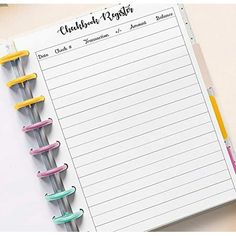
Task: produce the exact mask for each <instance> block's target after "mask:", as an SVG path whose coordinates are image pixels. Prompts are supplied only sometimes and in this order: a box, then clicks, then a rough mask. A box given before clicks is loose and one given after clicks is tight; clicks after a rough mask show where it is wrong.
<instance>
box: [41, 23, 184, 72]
mask: <svg viewBox="0 0 236 236" xmlns="http://www.w3.org/2000/svg"><path fill="white" fill-rule="evenodd" d="M172 28H175V27H172ZM157 33H159V32H157ZM154 34H156V33H153V34H151V35H154ZM148 36H149V35H148ZM148 36H144V37H141V38H145V37H148ZM180 37H182V36H181V35H178V36H175V37H172V38H170V39H166V40H163V41H160V42H157V43H153V44H150V45H148V46H145V47H141V48H138V49H135V50H133V51H130V52H126V53H123V54H120V55H118V56H115V57H111V58H108V59H106V60H103V61H99V62H97V63H94V64H91V65H87V66H84V67H80V68H78V70H81V69H84V68H87V67H90V66H94V65H97V64H100V63H103V62H106V61H109V60H113V59H115V58H119V57H121V56H125V55H128V54H130V53H133V52H137V51H139V50H142V49H145V48H148V47H152V46H155V45H158V44H161V43H164V42H168V41H170V40H173V39H176V38H180ZM136 40H138V39H135V40H131V41H128V42H125V43H122V44H119V45H117V46H121V45H125V44H128V43H130V42H133V41H136ZM117 46H114V47H110V48H106V49H105V50H101V51H97V52H96V53H91V54H88V55H85V56H83V57H79V58H76V59H73V60H70V61H66V62H63V63H61V64H58V65H55V66H51V67H48V68H45V69H43V70H42V71H46V70H50V69H53V68H56V67H58V66H62V65H65V64H68V63H71V62H74V61H78V60H81V59H84V58H85V57H88V56H90V55H95V54H97V53H100V52H103V51H107V50H108V49H113V48H115V47H117ZM70 51H72V50H70ZM70 51H68V52H70Z"/></svg>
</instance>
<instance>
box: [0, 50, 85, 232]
mask: <svg viewBox="0 0 236 236" xmlns="http://www.w3.org/2000/svg"><path fill="white" fill-rule="evenodd" d="M28 55H29V51H27V50H22V51H18V52H14V53H11V54H8V55H6V56H4V57H1V58H0V64H5V63H8V62H12V61H16V60H17V59H19V58H21V57H25V56H28ZM17 76H20V77H17V78H15V79H12V80H10V81H8V82H7V84H6V85H7V86H8V87H9V88H11V87H13V86H15V85H18V84H19V85H21V87H22V88H23V89H25V88H24V86H25V84H24V83H25V82H27V81H31V80H33V79H36V78H37V74H35V73H32V74H28V75H24V74H23V75H22V76H21V74H20V73H18V74H17ZM44 100H45V97H44V96H38V97H31V96H30V98H29V99H26V100H25V101H22V102H19V103H17V104H16V105H15V109H17V110H19V109H21V108H24V107H29V108H31V106H32V105H34V104H36V103H39V102H43V101H44ZM30 112H32V110H30ZM32 114H33V113H32ZM36 120H38V119H36ZM52 122H53V121H52V119H51V118H49V119H47V120H44V121H40V120H39V121H38V122H36V123H34V124H30V125H27V126H24V127H23V128H22V131H23V132H30V131H34V130H37V129H40V128H42V127H45V126H48V125H51V124H52ZM39 134H40V133H39ZM59 146H60V142H59V141H57V142H55V143H52V144H48V145H46V146H43V147H39V148H37V149H31V151H30V154H31V155H39V154H42V153H44V152H48V151H51V150H53V149H55V148H58V147H59ZM67 168H68V165H67V164H64V165H62V166H58V167H57V166H56V167H54V168H52V169H49V170H46V171H43V172H40V171H39V172H38V173H37V176H38V177H39V178H44V177H48V176H52V175H55V174H57V173H60V172H62V171H64V170H66V169H67ZM52 177H53V176H52ZM57 188H58V187H57ZM62 189H64V187H63V185H62ZM57 191H59V192H57ZM75 191H76V188H75V187H73V186H72V187H71V188H70V189H68V190H64V191H61V190H59V189H56V190H55V193H53V194H46V195H45V198H46V199H47V200H48V201H55V200H62V201H64V200H65V201H66V200H67V199H63V198H65V197H67V196H69V195H71V194H73V193H75ZM67 211H68V210H67V209H66V208H62V212H65V213H64V214H62V216H59V217H55V216H54V217H53V222H54V223H55V224H64V223H68V222H71V221H73V220H76V219H78V218H80V217H81V216H82V215H83V214H84V211H83V209H80V210H79V212H76V213H69V212H67ZM71 229H72V228H71ZM76 230H77V229H76Z"/></svg>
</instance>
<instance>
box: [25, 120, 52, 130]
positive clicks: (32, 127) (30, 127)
mask: <svg viewBox="0 0 236 236" xmlns="http://www.w3.org/2000/svg"><path fill="white" fill-rule="evenodd" d="M51 124H52V119H51V118H49V119H47V120H44V121H40V122H37V123H35V124H32V125H28V126H24V127H23V128H22V131H24V132H30V131H33V130H35V129H40V128H42V127H44V126H47V125H51Z"/></svg>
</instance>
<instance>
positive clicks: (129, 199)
mask: <svg viewBox="0 0 236 236" xmlns="http://www.w3.org/2000/svg"><path fill="white" fill-rule="evenodd" d="M121 8H122V6H121V5H120V6H116V7H113V8H111V9H108V10H109V11H114V12H116V11H118V10H119V9H121ZM129 8H132V9H133V10H132V11H131V13H130V14H128V16H126V17H125V18H122V19H120V20H119V21H112V22H109V21H104V22H102V20H101V18H100V20H101V22H100V24H98V25H96V26H93V27H88V28H87V29H84V30H81V31H80V32H79V34H78V35H77V37H75V34H76V33H74V32H72V33H70V34H68V35H63V34H62V33H61V36H60V37H59V36H58V26H56V27H54V28H49V29H47V30H46V31H42V32H38V33H35V34H34V35H32V36H31V37H30V36H28V37H25V38H20V39H17V40H16V46H17V48H18V49H21V48H24V47H27V48H29V49H30V51H31V52H32V51H33V52H35V54H34V55H33V56H32V60H34V64H35V67H37V68H38V71H37V74H38V75H39V77H41V78H42V79H41V81H40V82H38V83H43V84H44V85H45V87H46V88H47V91H45V93H46V101H50V102H52V105H53V111H50V112H53V113H54V114H55V117H57V119H58V122H59V124H60V126H58V129H60V130H61V132H62V134H63V138H62V139H63V140H64V141H62V145H63V142H64V144H65V145H66V146H67V150H68V152H69V154H70V159H71V160H72V162H73V164H74V167H75V171H76V172H77V175H78V185H79V186H80V187H79V188H80V189H81V191H77V192H79V193H78V194H80V195H82V196H83V197H84V199H86V204H87V209H88V211H87V212H86V211H85V215H86V214H87V215H89V217H91V219H92V222H93V225H94V230H98V231H119V230H125V231H127V230H151V229H154V228H156V227H159V226H162V225H165V224H168V223H171V222H173V221H175V220H178V219H182V218H184V217H186V216H189V215H192V214H194V213H197V212H200V211H203V210H206V209H209V208H212V207H214V206H217V205H219V204H222V203H225V202H228V201H231V200H234V199H235V197H236V193H235V187H234V183H233V179H232V178H234V177H232V176H231V175H233V169H232V167H231V163H230V160H229V157H228V155H227V150H226V148H225V145H224V142H223V139H222V137H221V134H220V130H219V127H218V125H217V122H216V119H215V117H214V113H213V110H212V108H211V106H210V102H209V98H208V95H207V91H206V88H205V86H204V84H203V81H202V78H201V74H200V72H199V69H198V65H197V62H196V59H195V57H194V54H193V50H192V47H191V43H190V40H189V38H188V35H187V32H186V29H185V26H184V23H183V21H182V18H181V15H180V12H179V9H178V7H177V6H167V7H166V6H159V5H154V6H148V5H147V6H146V5H145V6H132V5H130V6H129ZM104 11H107V10H104ZM101 13H102V12H96V13H94V14H93V16H94V17H95V18H99V16H100V15H101ZM90 17H91V15H88V16H84V17H83V19H84V20H85V21H86V19H89V18H90ZM66 24H67V25H72V24H73V21H71V22H67V23H66ZM46 32H47V34H46ZM55 34H57V38H58V37H59V39H57V40H53V39H54V38H55ZM59 34H60V32H59ZM37 38H40V39H41V40H42V38H44V41H43V43H40V42H38V45H37V46H35V44H34V45H33V44H31V42H30V40H31V41H32V42H34V41H35V40H36V41H37ZM52 42H53V43H52ZM65 47H66V48H67V50H64V51H61V52H60V51H57V49H58V48H65ZM41 55H47V56H46V57H42V56H41ZM80 197H81V196H80ZM87 217H88V216H87ZM81 227H82V230H88V229H86V228H83V224H82V225H81Z"/></svg>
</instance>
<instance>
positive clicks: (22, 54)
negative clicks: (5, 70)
mask: <svg viewBox="0 0 236 236" xmlns="http://www.w3.org/2000/svg"><path fill="white" fill-rule="evenodd" d="M26 56H29V51H27V50H22V51H18V52H13V53H11V54H8V55H6V56H4V57H1V58H0V64H5V63H7V62H10V61H15V60H16V59H18V58H20V57H26Z"/></svg>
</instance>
